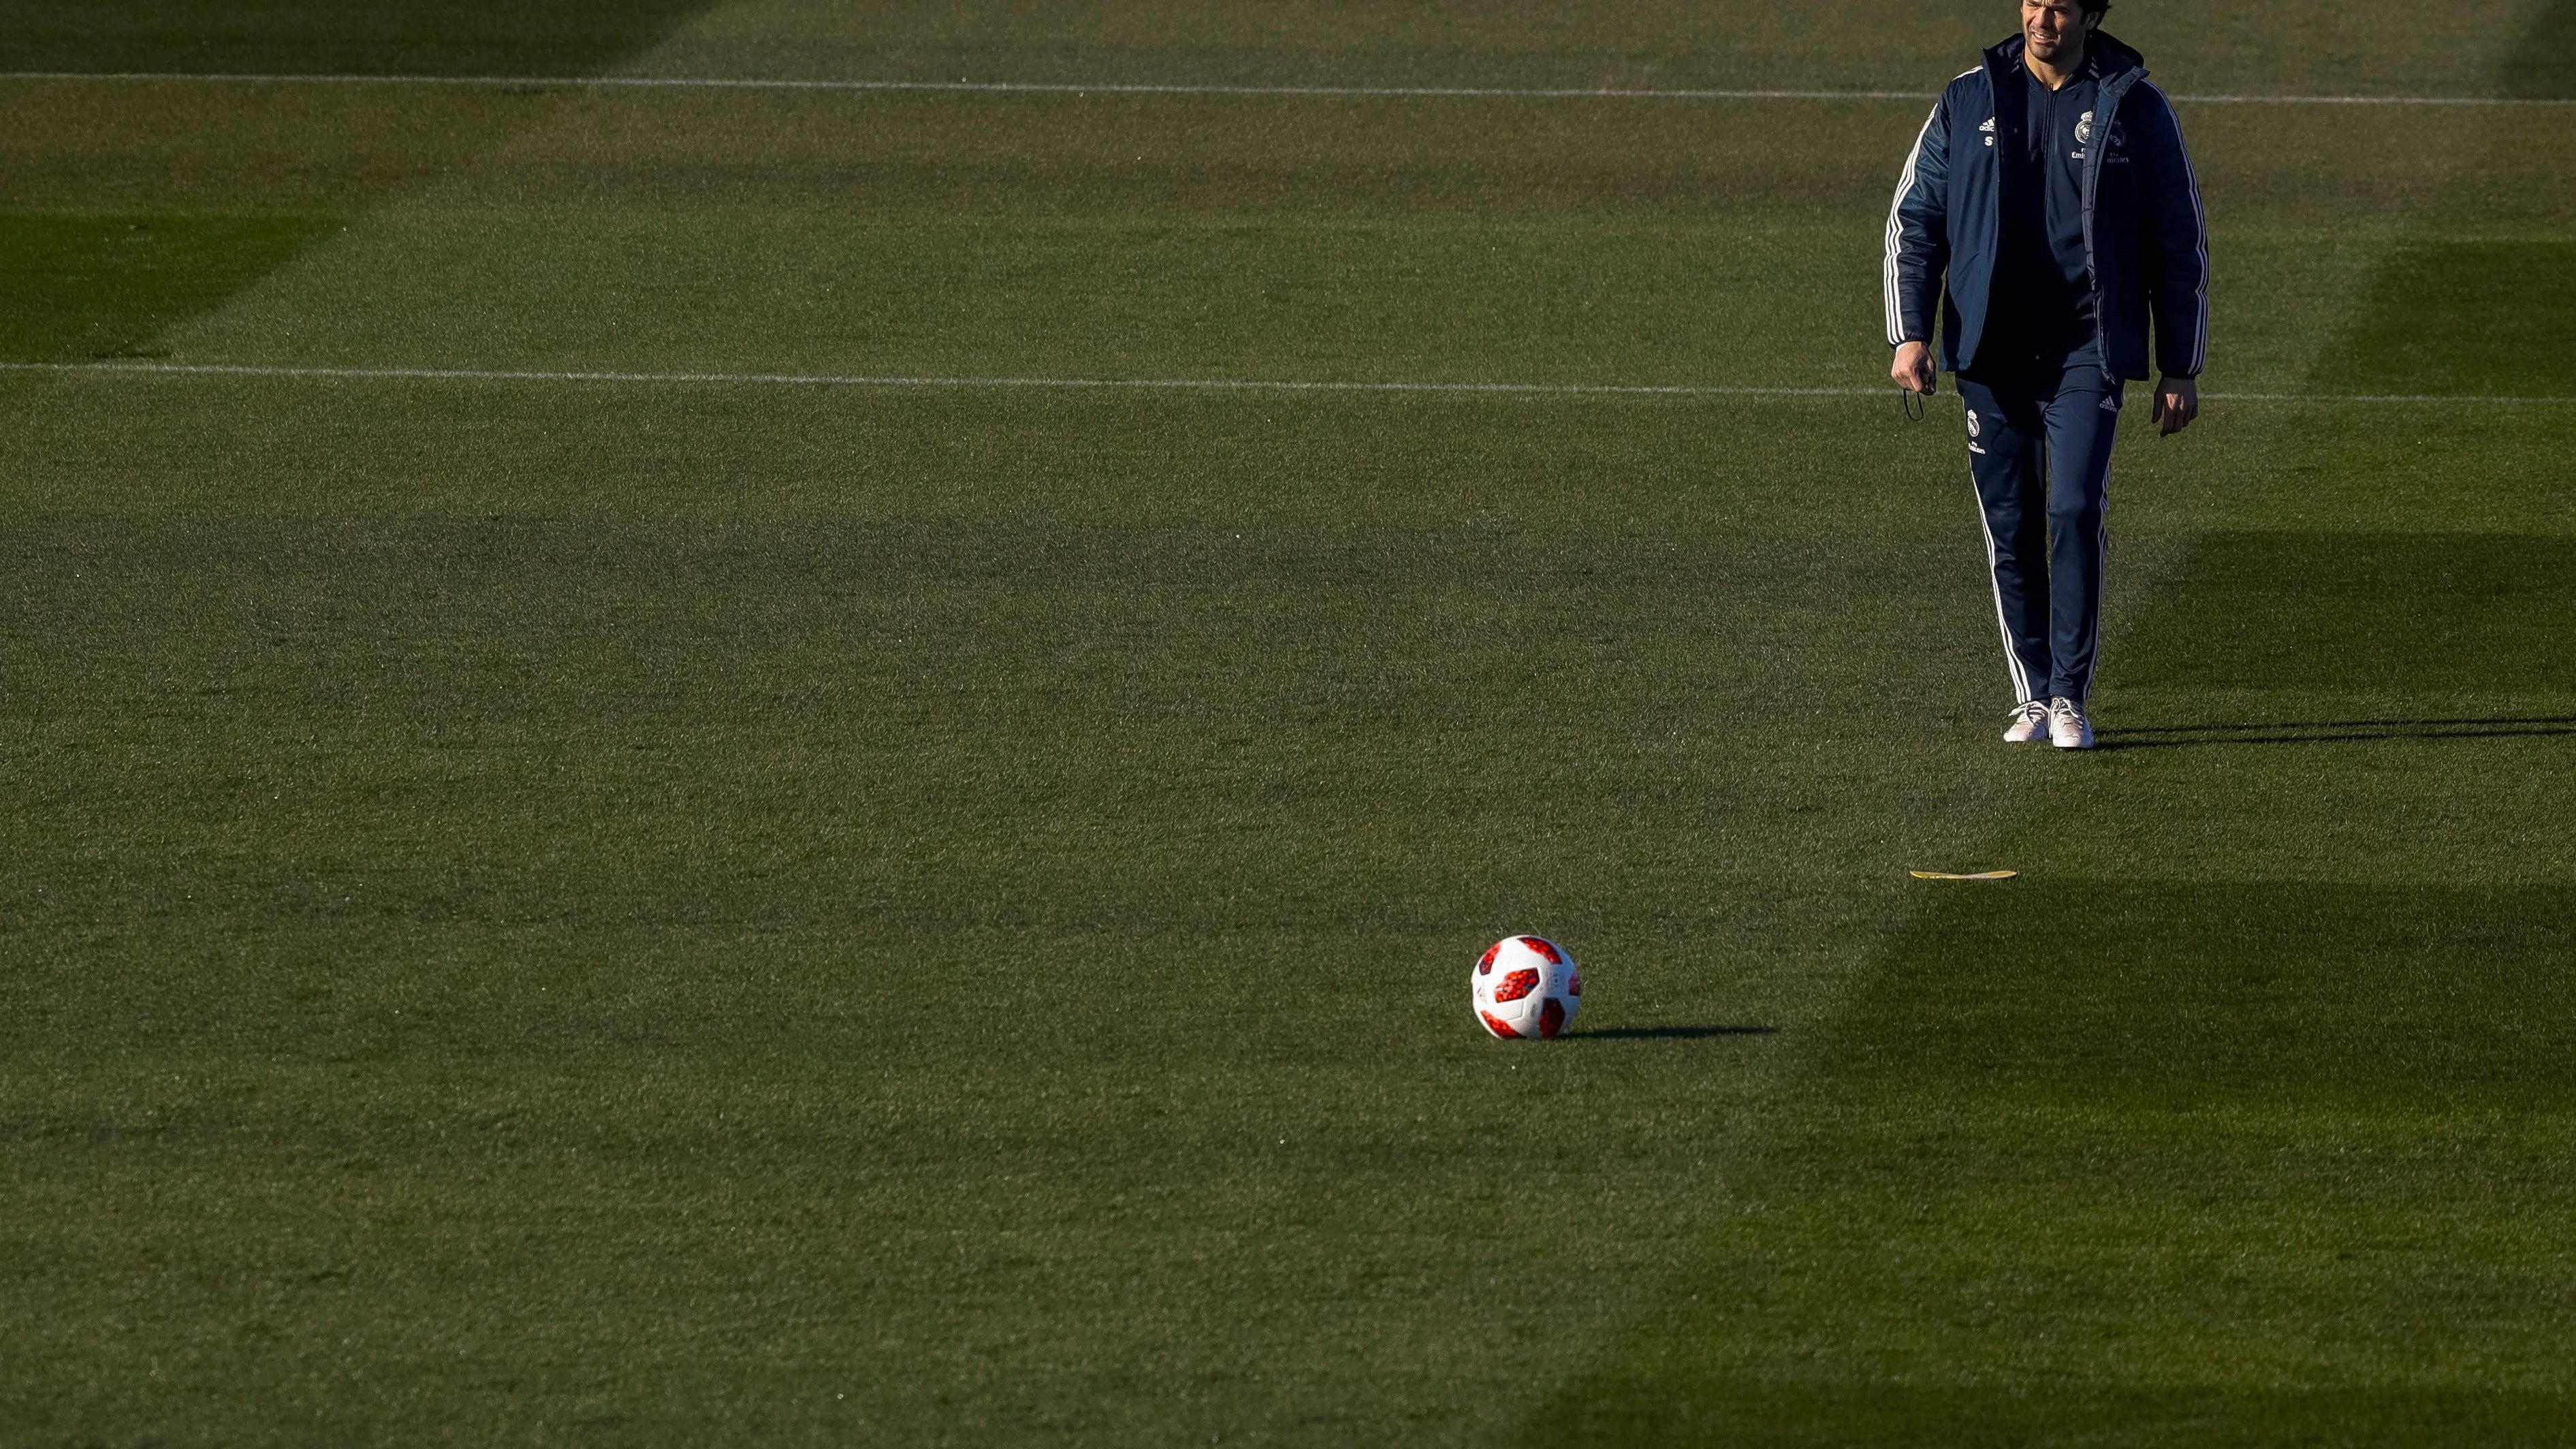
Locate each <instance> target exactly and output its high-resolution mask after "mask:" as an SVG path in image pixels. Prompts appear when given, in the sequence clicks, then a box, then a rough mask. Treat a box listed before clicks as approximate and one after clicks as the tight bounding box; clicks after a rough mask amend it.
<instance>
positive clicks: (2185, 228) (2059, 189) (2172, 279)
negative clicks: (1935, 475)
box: [1884, 0, 2209, 750]
mask: <svg viewBox="0 0 2576 1449" xmlns="http://www.w3.org/2000/svg"><path fill="white" fill-rule="evenodd" d="M2109 8H2110V3H2109V0H2022V4H2021V33H2020V34H2019V35H2016V36H2014V37H2013V38H2012V39H2010V40H2007V41H2005V42H2003V43H2002V44H2001V45H1998V46H1996V47H1994V48H1993V49H1992V50H1989V51H1987V52H1986V54H1985V58H1984V60H1983V62H1982V63H1980V64H1979V65H1978V66H1977V68H1976V69H1974V70H1971V71H1969V72H1968V73H1967V74H1965V75H1962V76H1960V77H1959V78H1958V79H1956V80H1954V81H1952V82H1950V85H1949V88H1948V89H1946V90H1944V91H1943V92H1942V93H1941V99H1940V101H1939V102H1938V103H1937V104H1935V105H1934V106H1933V107H1932V116H1931V119H1929V120H1927V121H1925V122H1924V123H1923V131H1922V134H1921V135H1919V136H1917V137H1916V138H1915V141H1914V152H1913V154H1912V155H1910V156H1908V157H1907V158H1906V160H1905V170H1904V173H1903V175H1901V176H1900V177H1899V178H1898V180H1897V183H1896V202H1895V205H1894V206H1893V207H1892V208H1890V210H1889V212H1888V217H1887V262H1886V275H1885V278H1884V284H1885V288H1886V300H1887V340H1888V343H1889V345H1890V346H1892V347H1894V348H1895V349H1896V362H1895V366H1894V368H1893V369H1892V370H1893V372H1894V374H1895V377H1896V382H1897V385H1898V386H1900V387H1902V388H1904V389H1906V390H1907V391H1909V392H1914V393H1921V394H1927V395H1928V394H1930V393H1932V392H1933V391H1935V390H1936V389H1937V388H1938V387H1939V385H1940V377H1939V372H1936V371H1935V370H1934V366H1933V357H1932V347H1931V342H1932V323H1933V312H1934V309H1935V307H1936V305H1937V307H1938V309H1939V312H1940V323H1941V333H1940V336H1941V357H1940V368H1941V369H1942V370H1945V371H1948V372H1952V373H1955V374H1957V375H1958V381H1959V392H1960V394H1961V396H1962V397H1963V398H1964V399H1965V400H1966V403H1967V419H1968V469H1969V472H1970V473H1971V474H1973V475H1974V476H1975V478H1976V484H1977V502H1978V505H1979V507H1980V509H1981V511H1982V512H1983V514H1984V520H1985V527H1986V557H1987V559H1988V561H1989V563H1990V564H1991V565H1992V567H1993V570H1994V577H1995V612H1996V613H1997V614H1998V615H1999V616H2000V617H2001V619H2002V622H2003V634H2004V662H2005V663H2006V665H2007V666H2009V668H2010V669H2011V671H2012V682H2013V691H2014V696H2015V702H2014V705H2013V711H2012V717H2011V723H2010V726H2009V728H2007V729H2006V730H2005V731H2004V738H2005V739H2006V740H2009V741H2011V742H2013V743H2016V744H2019V743H2024V742H2027V741H2031V740H2036V739H2039V738H2040V737H2042V736H2043V735H2045V736H2046V737H2047V738H2048V740H2049V741H2050V742H2051V743H2052V744H2054V745H2056V746H2057V747H2058V748H2059V749H2061V750H2084V749H2091V748H2092V747H2093V725H2092V722H2091V721H2090V720H2088V719H2087V718H2086V717H2085V713H2084V701H2085V696H2086V695H2087V694H2088V693H2089V692H2090V691H2091V689H2092V685H2093V660H2094V649H2095V640H2096V636H2097V635H2098V634H2099V632H2100V628H2101V620H2102V555H2103V545H2104V535H2103V529H2102V519H2103V506H2102V492H2103V485H2104V483H2105V481H2106V479H2107V477H2108V475H2109V472H2110V467H2111V441H2112V438H2113V435H2114V434H2115V433H2116V432H2117V431H2118V428H2119V422H2120V403H2121V392H2122V388H2123V384H2124V382H2125V381H2127V380H2135V381H2139V382H2144V381H2145V380H2146V378H2147V362H2148V350H2149V349H2148V336H2147V334H2148V328H2149V324H2150V322H2151V321H2152V323H2153V327H2154V332H2155V343H2154V356H2155V362H2156V366H2157V370H2158V371H2160V372H2161V373H2162V374H2163V377H2162V378H2161V380H2159V381H2158V382H2157V383H2156V389H2155V400H2154V406H2153V416H2154V420H2155V421H2156V422H2157V423H2158V424H2160V425H2161V427H2160V431H2161V432H2163V433H2164V434H2166V435H2168V436H2170V435H2171V434H2174V433H2178V432H2180V431H2182V430H2183V429H2184V428H2186V427H2188V426H2190V424H2191V420H2192V419H2193V418H2194V417H2195V416H2197V415H2198V414H2199V412H2200V390H2199V387H2198V384H2196V383H2195V382H2194V381H2193V379H2195V378H2197V377H2198V376H2199V375H2200V368H2201V363H2202V361H2203V360H2204V358H2205V357H2206V355H2207V352H2208V348H2209V235H2208V229H2207V226H2206V225H2205V223H2204V221H2203V219H2202V216H2201V210H2200V183H2199V181H2198V180H2197V179H2196V178H2195V177H2194V176H2193V175H2192V169H2191V156H2190V153H2189V152H2187V151H2185V150H2184V148H2183V142H2182V129H2181V127H2180V126H2179V125H2178V124H2177V123H2176V122H2175V120H2174V113H2173V107H2172V106H2171V105H2170V104H2169V103H2167V101H2166V100H2165V94H2164V92H2162V91H2160V90H2158V89H2156V88H2155V87H2154V86H2152V85H2150V84H2148V83H2147V79H2146V74H2147V72H2146V65H2145V62H2144V61H2143V60H2142V59H2141V58H2140V57H2139V55H2138V53H2137V52H2136V51H2134V50H2131V49H2130V48H2129V47H2127V46H2125V45H2122V44H2121V43H2120V42H2118V41H2116V40H2113V39H2112V38H2111V37H2110V36H2108V35H2104V34H2102V33H2101V30H2100V26H2101V24H2102V14H2103V12H2104V11H2106V10H2108V9H2109Z"/></svg>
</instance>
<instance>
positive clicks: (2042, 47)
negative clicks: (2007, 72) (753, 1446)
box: [2021, 0, 2102, 65]
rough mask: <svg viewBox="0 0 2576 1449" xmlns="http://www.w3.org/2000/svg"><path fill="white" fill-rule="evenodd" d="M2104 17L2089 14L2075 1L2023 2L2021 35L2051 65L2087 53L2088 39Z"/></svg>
mask: <svg viewBox="0 0 2576 1449" xmlns="http://www.w3.org/2000/svg"><path fill="white" fill-rule="evenodd" d="M2101 23H2102V17H2100V16H2098V15H2087V14H2085V13H2084V7H2083V6H2081V5H2079V4H2077V3H2075V0H2021V34H2022V40H2023V43H2024V45H2025V46H2026V47H2027V49H2028V50H2029V52H2030V53H2031V54H2032V55H2034V56H2037V57H2038V58H2039V59H2040V60H2042V61H2044V62H2046V63H2047V64H2050V65H2057V64H2060V63H2062V62H2067V61H2072V60H2074V59H2075V58H2076V57H2077V56H2080V55H2082V54H2083V53H2084V38H2085V37H2086V36H2088V35H2091V34H2092V33H2093V27H2094V26H2096V25H2099V24H2101Z"/></svg>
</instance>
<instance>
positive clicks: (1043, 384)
mask: <svg viewBox="0 0 2576 1449" xmlns="http://www.w3.org/2000/svg"><path fill="white" fill-rule="evenodd" d="M0 372H30V373H45V374H50V375H56V376H97V375H106V376H144V377H276V378H315V379H330V378H346V379H367V380H375V381H405V380H411V381H422V382H576V383H629V384H638V385H643V386H653V387H691V386H706V385H718V386H733V385H744V386H773V387H858V388H866V387H888V388H914V387H919V388H975V387H990V388H1065V389H1070V390H1077V391H1078V390H1082V389H1086V388H1141V389H1148V390H1168V391H1190V392H1428V393H1443V392H1456V393H1506V394H1508V393H1534V394H1541V395H1547V396H1566V397H1581V396H1585V395H1587V394H1601V395H1604V396H1641V397H1809V398H1834V397H1849V398H1860V397H1866V398H1879V399H1887V398H1891V397H1899V396H1900V395H1899V394H1898V392H1897V390H1896V388H1895V387H1894V386H1893V385H1891V386H1888V387H1759V386H1750V385H1748V386H1742V387H1731V386H1716V385H1691V384H1679V383H1550V382H1337V381H1325V380H1314V379H1293V378H1235V377H866V376H855V375H852V376H839V375H831V374H808V373H785V372H599V371H575V370H564V371H554V370H545V369H530V368H485V367H289V366H271V365H266V364H260V363H231V362H0ZM2138 386H2139V387H2140V389H2141V391H2142V393H2143V392H2145V391H2148V390H2149V389H2147V387H2146V385H2145V384H2138ZM2201 396H2202V397H2203V398H2204V399H2207V400H2210V401H2215V402H2261V403H2373V404H2414V403H2432V404H2455V403H2484V404H2532V405H2551V404H2563V403H2576V397H2521V396H2509V395H2501V394H2453V393H2286V392H2224V391H2221V392H2205V393H2202V394H2201Z"/></svg>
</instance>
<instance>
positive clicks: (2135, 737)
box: [2094, 714, 2576, 750]
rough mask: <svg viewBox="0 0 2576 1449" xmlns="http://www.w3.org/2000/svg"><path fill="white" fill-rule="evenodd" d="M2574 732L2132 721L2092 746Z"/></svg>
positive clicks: (2566, 720) (2552, 719)
mask: <svg viewBox="0 0 2576 1449" xmlns="http://www.w3.org/2000/svg"><path fill="white" fill-rule="evenodd" d="M2536 735H2576V715H2571V714H2544V715H2509V716H2505V717H2501V718H2491V719H2332V720H2288V721H2283V722H2281V723H2277V724H2190V725H2135V726H2131V727H2128V728H2125V729H2116V730H2103V731H2101V732H2099V733H2098V734H2097V735H2096V736H2095V737H2094V747H2095V748H2097V749H2105V750H2161V749H2172V748H2174V747H2176V746H2180V745H2349V744H2364V743H2368V742H2371V741H2375V740H2506V739H2523V738H2529V737H2532V736H2536Z"/></svg>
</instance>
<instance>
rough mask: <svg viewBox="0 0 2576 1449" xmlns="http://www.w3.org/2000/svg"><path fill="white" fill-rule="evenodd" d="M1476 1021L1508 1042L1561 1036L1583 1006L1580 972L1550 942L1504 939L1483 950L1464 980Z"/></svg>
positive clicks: (1526, 937) (1581, 975) (1569, 959)
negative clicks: (1469, 989) (1472, 992)
mask: <svg viewBox="0 0 2576 1449" xmlns="http://www.w3.org/2000/svg"><path fill="white" fill-rule="evenodd" d="M1468 984H1469V985H1470V986H1472V987H1473V988H1474V990H1475V1002H1476V1019H1477V1020H1478V1021H1481V1022H1483V1023H1484V1024H1485V1030H1487V1031H1489V1032H1492V1033H1493V1034H1494V1035H1496V1036H1498V1037H1502V1038H1503V1039H1505V1040H1507V1041H1519V1040H1523V1039H1526V1038H1532V1037H1536V1038H1541V1039H1544V1038H1547V1037H1552V1036H1555V1035H1556V1034H1557V1033H1559V1032H1561V1031H1563V1030H1565V1028H1566V1026H1567V1024H1568V1023H1570V1022H1572V1021H1573V1020H1574V1013H1575V1011H1576V1010H1577V1009H1578V1008H1580V1007H1581V1006H1582V1005H1583V972H1582V970H1581V969H1580V968H1579V967H1577V966H1576V965H1575V964H1574V958H1573V957H1572V956H1569V955H1567V954H1566V953H1565V948H1564V947H1562V946H1559V945H1558V944H1556V943H1555V942H1554V941H1549V940H1545V939H1542V938H1541V937H1537V936H1505V937H1504V938H1503V939H1501V940H1499V941H1496V942H1495V943H1494V944H1492V945H1491V946H1488V947H1486V948H1485V954H1484V955H1483V956H1482V957H1481V958H1479V959H1478V960H1477V962H1476V972H1475V974H1474V975H1473V976H1471V977H1469V978H1468Z"/></svg>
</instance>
